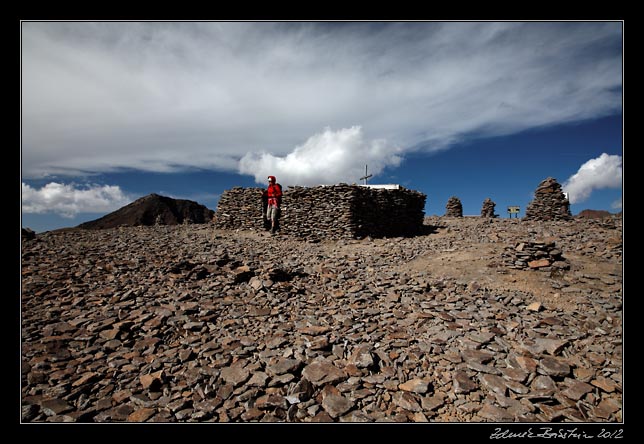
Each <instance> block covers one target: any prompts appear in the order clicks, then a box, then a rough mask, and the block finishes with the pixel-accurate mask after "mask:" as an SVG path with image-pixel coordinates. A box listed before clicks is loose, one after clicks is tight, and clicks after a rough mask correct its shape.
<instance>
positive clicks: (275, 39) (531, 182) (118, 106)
mask: <svg viewBox="0 0 644 444" xmlns="http://www.w3.org/2000/svg"><path fill="white" fill-rule="evenodd" d="M20 33H21V36H20V37H21V42H20V43H21V71H20V76H21V151H20V171H21V225H22V226H23V227H29V228H31V229H32V230H34V231H36V232H43V231H49V230H53V229H57V228H63V227H72V226H76V225H78V224H80V223H82V222H86V221H89V220H94V219H97V218H99V217H101V216H103V215H105V214H107V213H110V212H112V211H115V210H117V209H119V208H121V207H122V206H124V205H127V204H128V203H130V202H132V201H134V200H136V199H138V198H140V197H143V196H145V195H148V194H150V193H157V194H161V195H165V196H169V197H174V198H178V199H189V200H194V201H196V202H198V203H200V204H202V205H205V206H207V207H208V208H211V209H213V210H216V208H217V201H218V199H219V197H220V196H221V194H222V193H223V192H224V191H225V190H227V189H230V188H232V187H235V186H242V187H265V186H266V185H267V184H266V177H267V176H268V175H274V176H276V177H277V181H278V182H279V183H281V184H282V186H283V187H284V188H285V189H287V188H288V187H289V186H293V185H299V186H316V185H321V184H336V183H363V181H361V180H360V178H361V177H362V176H364V174H365V166H366V167H367V168H368V173H369V174H372V175H373V176H372V177H371V178H370V179H369V183H370V184H390V183H396V184H400V185H402V186H404V187H406V188H409V189H414V190H418V191H420V192H422V193H424V194H426V195H427V204H426V207H425V214H426V215H428V216H431V215H442V214H444V213H445V204H446V203H447V200H448V199H449V198H450V197H451V196H456V197H458V198H459V199H460V200H461V202H462V203H463V213H464V214H465V215H479V214H480V211H481V206H482V203H483V201H484V200H485V199H486V198H488V197H489V198H490V199H492V201H494V202H495V203H496V212H497V214H499V216H500V217H508V213H507V206H510V205H513V206H515V205H516V206H519V207H520V213H519V217H521V216H523V214H524V211H525V208H526V206H527V205H528V204H529V202H530V201H531V200H532V199H533V198H534V191H535V190H536V188H537V186H538V185H539V183H540V182H541V181H542V180H544V179H546V178H547V177H554V178H555V179H557V181H558V182H559V183H560V184H561V185H562V187H563V190H564V191H565V192H567V193H568V196H569V199H570V202H571V210H572V213H573V214H577V213H578V212H579V211H581V210H584V209H594V210H606V211H610V212H613V213H615V212H618V211H622V208H623V23H622V22H620V21H607V22H602V21H592V22H582V21H554V22H536V21H534V22H533V21H526V22H505V21H503V22H491V21H475V22H457V21H450V22H431V21H429V22H387V21H383V22H80V21H77V22H53V21H50V22H47V21H41V22H29V21H23V22H21V29H20Z"/></svg>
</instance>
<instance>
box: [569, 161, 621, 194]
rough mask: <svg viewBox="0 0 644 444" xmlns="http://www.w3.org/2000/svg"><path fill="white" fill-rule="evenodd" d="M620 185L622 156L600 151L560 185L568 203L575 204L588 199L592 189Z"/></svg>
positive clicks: (617, 186) (618, 186)
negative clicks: (566, 194) (599, 153)
mask: <svg viewBox="0 0 644 444" xmlns="http://www.w3.org/2000/svg"><path fill="white" fill-rule="evenodd" d="M621 186H622V156H618V155H609V154H606V153H602V155H601V156H599V157H597V158H596V159H590V160H589V161H587V162H586V163H584V164H583V165H582V166H581V167H579V171H577V172H576V173H575V174H573V175H572V176H570V177H569V178H568V180H566V181H565V182H564V184H563V186H562V189H563V191H564V192H565V193H568V199H569V200H570V203H572V204H575V203H579V202H583V201H585V200H586V199H588V198H589V197H590V195H591V193H592V192H593V190H599V189H602V188H620V187H621Z"/></svg>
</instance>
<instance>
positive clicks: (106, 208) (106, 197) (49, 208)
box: [22, 182, 130, 218]
mask: <svg viewBox="0 0 644 444" xmlns="http://www.w3.org/2000/svg"><path fill="white" fill-rule="evenodd" d="M129 202H130V198H128V197H127V196H126V195H124V194H123V192H122V191H121V189H120V188H119V187H118V186H112V185H102V186H101V185H94V186H90V187H86V188H77V187H76V185H74V184H68V185H64V184H60V183H56V182H50V183H48V184H46V185H45V186H43V187H42V188H40V189H36V188H32V187H31V186H29V185H27V184H25V183H24V182H23V183H22V211H23V212H24V213H57V214H59V215H61V216H63V217H69V218H72V217H74V216H76V215H77V214H78V213H106V212H110V211H114V210H117V209H119V208H120V207H122V206H124V205H126V204H128V203H129Z"/></svg>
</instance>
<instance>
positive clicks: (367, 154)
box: [239, 126, 402, 186]
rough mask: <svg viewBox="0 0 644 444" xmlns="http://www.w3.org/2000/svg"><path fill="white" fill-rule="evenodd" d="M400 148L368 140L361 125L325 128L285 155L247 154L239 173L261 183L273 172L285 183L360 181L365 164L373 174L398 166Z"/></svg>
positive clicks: (306, 183) (316, 183)
mask: <svg viewBox="0 0 644 444" xmlns="http://www.w3.org/2000/svg"><path fill="white" fill-rule="evenodd" d="M399 151H400V149H397V148H395V147H391V146H388V145H387V143H386V141H384V140H372V141H370V142H367V141H365V140H364V138H363V134H362V128H361V127H359V126H353V127H351V128H344V129H340V130H337V131H333V130H331V129H330V128H326V129H325V130H324V131H323V132H321V133H318V134H315V135H313V136H311V137H310V138H309V139H308V140H307V141H306V142H304V144H302V145H300V146H297V147H296V148H295V149H294V150H293V151H291V152H290V153H288V154H287V155H286V156H283V157H280V156H274V155H272V154H270V153H266V152H264V153H248V154H246V155H245V156H244V157H243V158H242V159H241V161H240V162H239V172H240V173H241V174H249V175H252V176H254V177H255V180H256V181H257V182H258V183H262V184H263V183H264V182H266V178H267V177H268V176H269V175H273V176H276V177H277V179H278V182H280V183H281V184H282V185H283V186H289V185H302V186H312V185H321V184H334V183H340V182H344V183H359V182H360V181H359V178H360V177H362V176H364V171H365V169H364V166H365V165H367V166H368V168H369V174H373V175H377V174H378V173H380V172H381V171H382V170H383V169H384V168H385V167H388V166H393V167H396V166H398V165H399V164H400V161H401V160H402V158H401V157H400V156H399V154H398V153H399Z"/></svg>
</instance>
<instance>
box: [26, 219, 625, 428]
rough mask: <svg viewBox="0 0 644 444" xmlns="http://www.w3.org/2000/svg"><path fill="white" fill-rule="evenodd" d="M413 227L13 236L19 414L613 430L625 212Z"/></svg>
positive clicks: (164, 229) (618, 400) (64, 418)
mask: <svg viewBox="0 0 644 444" xmlns="http://www.w3.org/2000/svg"><path fill="white" fill-rule="evenodd" d="M425 223H426V227H425V228H426V230H425V231H426V232H425V233H424V234H423V235H420V236H416V237H413V238H391V239H370V238H366V239H360V240H350V241H324V240H322V241H319V242H307V241H302V240H298V239H296V238H294V237H291V236H286V235H278V236H275V237H271V236H269V235H268V234H267V233H264V232H261V233H258V232H234V231H224V230H215V229H214V228H213V227H212V225H209V224H206V225H182V226H155V227H121V228H113V229H105V230H96V231H94V230H78V229H75V230H61V231H54V232H47V233H42V234H38V235H37V236H36V237H35V239H31V240H27V239H24V240H23V242H22V245H21V248H22V268H21V273H22V304H21V332H22V334H21V342H22V362H21V371H22V373H21V374H22V378H21V393H22V405H21V418H22V422H72V421H76V422H125V421H127V422H206V421H213V422H254V421H260V422H382V421H391V422H426V421H430V422H539V423H543V422H593V423H595V422H620V421H622V373H623V372H622V370H623V368H622V366H623V359H622V351H623V330H622V327H623V324H622V312H623V305H622V301H623V299H622V281H623V280H622V250H623V245H622V222H621V218H617V217H614V216H613V217H611V218H605V219H597V220H589V219H585V220H581V219H576V220H574V221H567V222H563V221H562V222H528V221H521V220H517V219H482V218H478V217H476V218H469V217H466V218H446V217H428V218H426V222H425ZM544 239H545V240H549V241H550V242H552V241H554V242H555V243H556V248H557V249H558V250H559V251H560V252H561V253H562V256H563V257H564V258H565V264H566V267H564V268H561V267H559V268H555V267H541V268H535V269H529V268H528V269H516V268H512V267H510V266H508V261H507V257H506V256H507V252H508V251H512V249H514V248H516V247H517V245H519V244H520V243H522V242H530V241H540V240H544ZM566 268H567V269H566Z"/></svg>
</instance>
